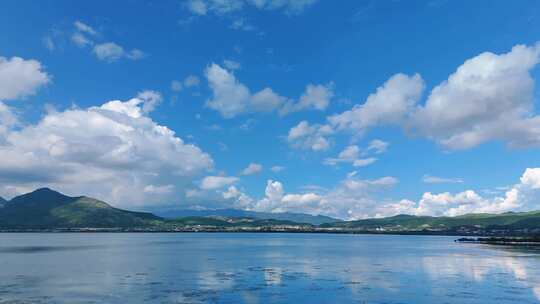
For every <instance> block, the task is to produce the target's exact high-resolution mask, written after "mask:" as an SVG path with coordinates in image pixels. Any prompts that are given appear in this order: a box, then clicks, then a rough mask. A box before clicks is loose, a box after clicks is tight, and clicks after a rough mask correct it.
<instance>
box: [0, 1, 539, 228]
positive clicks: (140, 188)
mask: <svg viewBox="0 0 540 304" xmlns="http://www.w3.org/2000/svg"><path fill="white" fill-rule="evenodd" d="M538 16H540V4H539V3H538V2H537V1H525V0H523V1H521V0H520V1H517V2H516V3H512V5H510V4H508V2H507V1H443V0H431V1H374V0H372V1H340V3H339V5H336V3H335V2H332V1H324V0H220V1H218V0H193V1H123V2H121V3H119V2H118V3H114V4H111V3H110V2H107V1H93V2H88V3H82V2H72V1H39V2H35V1H3V2H2V4H0V17H1V18H0V57H1V59H0V101H1V104H0V105H1V106H0V158H1V160H0V180H1V184H2V185H1V186H0V195H2V196H5V197H8V198H9V197H12V196H14V195H16V194H19V193H23V192H26V191H29V190H31V189H33V188H35V187H39V186H50V187H54V188H56V189H58V190H61V191H64V192H66V193H68V194H73V195H80V194H87V195H91V196H95V197H97V198H100V199H103V200H106V201H108V202H111V203H112V204H114V205H116V206H119V207H124V208H131V209H138V210H156V209H171V208H173V209H174V208H177V209H184V208H225V207H232V208H243V209H252V210H261V211H272V212H281V211H293V212H308V213H313V214H316V213H321V214H327V215H331V216H336V217H341V218H362V217H370V216H387V215H393V214H397V213H402V212H403V213H411V214H430V215H458V214H463V213H467V212H504V211H509V210H529V209H535V208H538V207H540V206H538V205H537V203H536V200H535V197H536V196H535V195H536V194H535V189H537V188H540V169H538V170H537V167H540V163H539V160H540V159H539V157H538V147H539V146H540V122H538V121H540V118H538V119H537V117H536V115H537V110H536V108H537V107H538V104H537V103H538V102H537V101H538V90H537V89H536V88H535V82H536V79H538V76H539V72H538V68H537V64H538V61H539V56H540V55H539V54H540V46H539V45H538V44H537V41H539V40H540V35H539V32H538V28H540V18H539V17H538ZM486 52H489V53H486ZM451 75H453V76H451ZM452 77H453V78H452ZM2 82H3V84H2ZM111 101H116V102H111ZM164 130H165V131H164ZM173 132H174V134H173ZM370 147H371V148H370ZM342 152H343V153H342ZM340 153H341V154H340ZM340 155H341V156H340ZM250 164H251V166H250ZM273 167H274V170H272V168H273ZM248 168H249V169H248ZM527 169H529V170H527ZM244 170H246V171H244ZM2 171H3V173H1V172H2ZM537 186H538V187H537Z"/></svg>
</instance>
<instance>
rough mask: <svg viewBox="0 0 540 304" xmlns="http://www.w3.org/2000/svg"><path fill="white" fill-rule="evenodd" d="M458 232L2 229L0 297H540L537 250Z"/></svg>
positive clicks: (155, 300) (388, 300) (518, 299)
mask: <svg viewBox="0 0 540 304" xmlns="http://www.w3.org/2000/svg"><path fill="white" fill-rule="evenodd" d="M454 239H455V237H441V236H375V235H330V234H249V233H246V234H244V233H229V234H226V233H214V234H212V233H208V234H206V233H200V234H196V233H180V234H127V233H126V234H112V233H103V234H90V233H89V234H0V303H497V304H503V303H540V300H539V299H540V254H538V253H536V252H534V251H518V250H515V249H514V250H512V249H509V248H501V247H492V246H485V245H475V244H458V243H454V242H453V240H454Z"/></svg>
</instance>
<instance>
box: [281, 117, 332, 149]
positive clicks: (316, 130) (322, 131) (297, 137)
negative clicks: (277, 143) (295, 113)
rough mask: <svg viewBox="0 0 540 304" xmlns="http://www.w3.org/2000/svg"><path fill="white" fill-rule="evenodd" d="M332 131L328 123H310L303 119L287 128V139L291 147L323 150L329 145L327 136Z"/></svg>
mask: <svg viewBox="0 0 540 304" xmlns="http://www.w3.org/2000/svg"><path fill="white" fill-rule="evenodd" d="M332 133H333V130H332V128H330V126H328V125H310V124H309V123H308V122H307V121H305V120H304V121H301V122H300V123H298V125H296V126H294V127H292V128H291V129H290V130H289V134H288V135H287V141H288V142H289V144H290V145H291V146H292V147H293V148H299V149H306V150H313V151H324V150H327V149H328V148H329V147H330V142H329V140H328V139H327V137H328V136H329V135H330V134H332Z"/></svg>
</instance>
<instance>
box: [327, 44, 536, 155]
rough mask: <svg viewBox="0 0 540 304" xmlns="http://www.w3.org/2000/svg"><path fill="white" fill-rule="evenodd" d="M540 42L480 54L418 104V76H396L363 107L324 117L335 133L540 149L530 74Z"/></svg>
mask: <svg viewBox="0 0 540 304" xmlns="http://www.w3.org/2000/svg"><path fill="white" fill-rule="evenodd" d="M539 61H540V43H537V44H535V45H534V46H525V45H516V46H514V47H513V48H512V50H511V51H510V52H508V53H505V54H499V55H498V54H494V53H490V52H485V53H482V54H480V55H478V56H476V57H473V58H471V59H469V60H467V61H465V63H463V64H462V65H461V66H460V67H458V68H457V70H456V71H455V72H454V73H453V74H451V75H450V76H449V77H448V79H447V80H445V81H444V82H442V83H440V84H439V85H437V86H436V87H435V88H433V90H432V91H431V93H430V94H429V96H428V98H427V99H426V101H425V103H424V104H420V103H419V102H420V99H421V97H422V92H423V90H424V81H423V80H422V78H421V77H420V75H418V74H416V75H414V76H407V75H404V74H396V75H394V76H392V77H391V78H390V79H388V81H386V82H385V83H384V84H383V85H382V86H381V87H379V88H378V89H377V91H376V92H375V93H373V94H371V95H369V96H368V98H367V99H366V101H365V102H364V103H362V104H357V105H355V106H354V107H353V108H352V109H350V110H348V111H345V112H343V113H340V114H336V115H331V116H329V117H327V125H329V126H330V127H331V128H332V130H334V131H348V132H352V133H353V134H354V136H355V137H356V136H361V135H363V134H364V133H365V132H366V131H367V130H368V129H369V128H372V127H376V126H385V125H394V126H400V127H402V128H403V129H404V130H405V131H407V132H408V133H412V134H415V135H420V136H424V137H427V138H429V139H432V140H434V141H436V142H437V143H439V144H440V145H441V146H443V147H444V148H446V149H448V150H457V149H467V148H471V147H475V146H477V145H479V144H482V143H484V142H487V141H493V140H498V141H502V142H505V143H506V144H507V145H509V146H511V147H529V146H536V147H538V146H540V115H537V114H536V112H535V111H534V103H535V100H534V85H535V81H534V79H533V78H532V76H531V71H532V70H533V69H534V68H535V67H536V66H537V65H538V62H539Z"/></svg>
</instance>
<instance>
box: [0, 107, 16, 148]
mask: <svg viewBox="0 0 540 304" xmlns="http://www.w3.org/2000/svg"><path fill="white" fill-rule="evenodd" d="M17 123H18V119H17V116H16V115H15V113H13V111H12V110H11V109H10V108H9V107H8V106H7V105H5V104H4V103H2V102H1V101H0V145H2V144H3V143H4V140H5V136H6V135H7V134H8V131H9V130H10V129H11V128H12V127H13V126H15V125H16V124H17Z"/></svg>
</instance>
